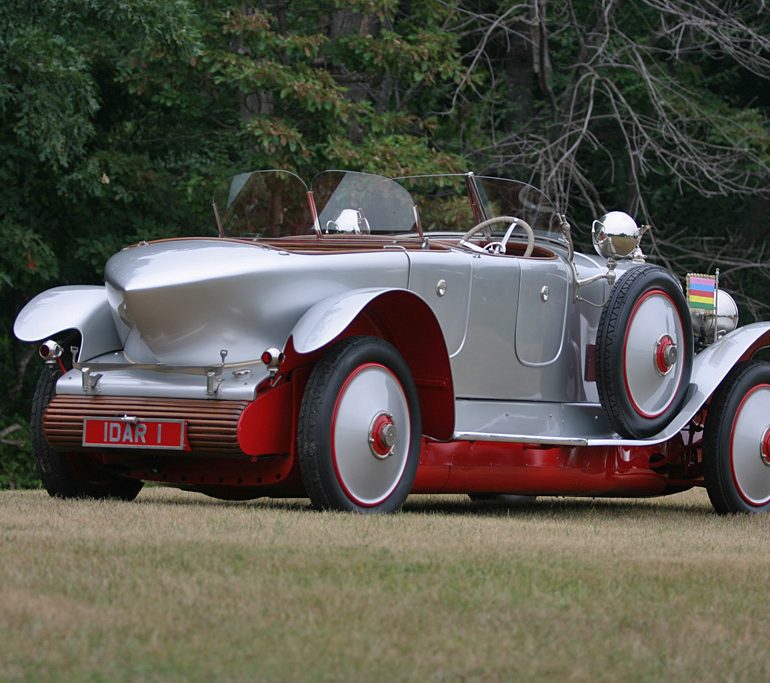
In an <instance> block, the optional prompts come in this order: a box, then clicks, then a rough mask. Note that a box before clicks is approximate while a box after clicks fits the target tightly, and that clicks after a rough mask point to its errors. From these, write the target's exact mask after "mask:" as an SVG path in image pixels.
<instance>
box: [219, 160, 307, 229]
mask: <svg viewBox="0 0 770 683" xmlns="http://www.w3.org/2000/svg"><path fill="white" fill-rule="evenodd" d="M213 202H214V211H215V212H216V214H217V216H218V223H219V225H220V226H221V230H220V231H221V234H222V236H223V237H252V238H256V237H288V236H292V235H308V234H315V230H314V227H313V216H312V212H311V210H310V204H309V202H308V197H307V186H306V185H305V183H304V182H303V181H302V179H301V178H299V177H298V176H296V175H294V174H293V173H290V172H289V171H254V172H250V173H241V174H239V175H236V176H233V177H232V178H230V179H229V180H228V181H227V182H226V183H224V184H223V186H222V187H221V188H220V189H219V191H218V192H216V193H215V194H214V200H213Z"/></svg>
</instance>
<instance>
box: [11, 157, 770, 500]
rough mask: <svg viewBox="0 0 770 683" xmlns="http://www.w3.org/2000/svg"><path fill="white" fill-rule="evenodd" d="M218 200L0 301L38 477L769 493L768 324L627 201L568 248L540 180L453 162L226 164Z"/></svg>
mask: <svg viewBox="0 0 770 683" xmlns="http://www.w3.org/2000/svg"><path fill="white" fill-rule="evenodd" d="M213 208H214V214H215V219H216V225H217V229H218V236H217V237H207V238H202V237H190V238H184V239H165V240H157V241H153V242H149V243H148V242H141V243H139V244H134V245H132V246H130V247H127V248H125V249H123V250H122V251H120V252H119V253H117V254H115V255H114V256H113V257H112V258H111V259H110V260H109V261H108V263H107V265H106V271H105V280H106V282H105V285H104V286H103V287H97V286H67V287H57V288H55V289H52V290H49V291H47V292H44V293H42V294H40V295H38V296H37V297H35V298H34V299H33V300H32V301H30V302H29V303H28V304H27V306H26V307H25V308H24V309H23V310H22V311H21V313H20V314H19V316H18V318H17V320H16V324H15V328H14V330H15V334H16V336H17V337H18V338H19V339H21V340H24V341H30V342H32V341H37V342H41V345H40V354H41V355H42V357H43V358H44V359H45V366H44V368H43V370H42V374H41V377H40V380H39V383H38V386H37V389H36V393H35V397H34V401H33V409H32V422H33V429H34V450H35V457H36V460H37V464H38V467H39V470H40V475H41V477H42V481H43V484H44V486H45V487H46V489H47V490H48V492H49V493H50V494H51V495H54V496H64V497H69V496H96V497H117V498H123V499H132V498H134V497H135V496H136V495H137V493H138V492H139V490H140V489H141V487H142V485H143V482H145V481H156V482H163V483H166V484H169V485H173V486H177V487H180V488H184V489H189V490H191V491H198V492H202V493H205V494H208V495H211V496H215V497H219V498H225V499H249V498H257V497H260V496H274V497H287V496H291V497H294V496H307V497H309V498H310V501H311V502H312V504H313V506H314V507H316V508H319V509H337V510H353V511H359V512H381V511H382V512H389V511H393V510H397V509H398V508H399V507H400V506H401V505H402V503H403V502H404V500H405V499H406V497H407V495H408V494H409V493H465V494H470V495H471V497H472V498H483V497H494V496H506V495H514V494H515V495H518V496H529V497H532V496H537V495H575V496H623V497H628V496H656V495H665V494H670V493H675V492H678V491H683V490H685V489H688V488H691V487H693V486H705V487H706V489H707V490H708V494H709V496H710V498H711V501H712V503H713V505H714V507H715V509H716V510H717V511H718V512H720V513H727V512H739V511H740V512H762V511H765V510H767V509H768V506H770V364H767V363H765V362H762V361H759V360H755V359H754V356H755V354H756V353H757V352H758V351H759V350H760V349H762V348H764V347H766V346H770V324H768V323H754V324H750V325H746V326H744V327H740V328H739V327H737V323H738V310H737V307H736V305H735V302H734V299H733V298H732V297H731V296H730V295H729V294H728V293H727V292H725V291H724V290H721V289H719V285H718V274H712V275H709V274H705V275H699V274H691V275H689V276H688V280H687V286H686V288H683V286H682V280H680V278H679V277H677V276H675V275H673V274H672V273H670V272H668V271H666V270H664V269H662V268H660V267H657V266H654V265H650V264H648V263H646V262H645V256H644V254H643V252H642V248H641V246H640V239H641V236H642V234H643V232H644V230H645V226H641V227H640V226H637V224H636V223H635V221H634V220H633V219H632V218H631V217H630V216H628V215H626V214H624V213H620V212H611V213H609V214H606V215H605V216H602V217H601V218H598V219H597V220H596V221H594V223H593V226H592V233H591V234H592V239H593V243H594V246H595V249H596V252H597V254H595V255H594V254H582V253H576V252H575V251H574V249H573V244H572V237H571V230H570V224H569V222H568V220H567V219H566V217H565V215H564V214H563V213H562V212H560V211H559V210H558V209H557V207H556V206H554V204H553V203H552V202H551V201H549V199H548V198H547V197H546V196H545V195H544V194H543V193H542V192H540V191H538V190H537V189H536V188H534V187H532V186H531V185H528V184H526V183H523V182H517V181H511V180H505V179H500V178H489V177H482V176H476V175H474V174H472V173H467V174H457V175H443V176H422V177H420V176H415V177H405V178H395V179H392V178H385V177H381V176H376V175H370V174H364V173H353V172H343V171H326V172H324V173H321V174H319V175H318V176H316V177H315V178H314V179H313V182H312V183H311V185H310V187H308V186H307V185H306V184H305V183H304V182H303V181H302V180H301V179H300V178H299V177H297V176H296V175H294V174H292V173H289V172H285V171H260V172H255V173H245V174H241V175H238V176H236V177H235V178H233V179H232V181H231V182H230V183H229V185H228V186H227V188H226V189H225V191H224V192H223V193H222V194H221V196H218V197H217V198H216V199H215V201H214V205H213Z"/></svg>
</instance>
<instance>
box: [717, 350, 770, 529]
mask: <svg viewBox="0 0 770 683" xmlns="http://www.w3.org/2000/svg"><path fill="white" fill-rule="evenodd" d="M751 398H753V400H757V399H758V400H760V401H761V403H760V404H759V407H760V408H761V411H760V412H759V414H760V415H761V418H760V419H753V418H752V417H751V416H752V412H746V411H747V410H748V409H749V406H751V404H750V403H749V402H748V401H749V399H751ZM768 428H770V363H767V362H763V361H747V362H744V363H739V364H738V365H736V366H735V367H734V368H733V369H732V370H731V371H730V372H729V373H728V374H727V377H725V379H724V380H722V383H721V384H720V385H719V387H718V389H717V390H716V392H714V395H713V396H712V398H711V402H710V403H709V407H708V413H707V415H706V426H705V429H704V432H703V475H704V479H705V483H706V491H708V495H709V500H711V504H712V505H713V506H714V510H716V512H717V513H719V514H720V515H724V514H730V513H736V512H742V513H758V512H767V511H768V510H769V509H770V452H769V451H770V437H769V438H768V439H767V440H765V439H763V437H766V436H767V434H770V431H767V430H768ZM766 432H767V434H766ZM734 438H735V439H736V440H735V441H734ZM739 438H745V439H746V441H744V442H743V444H746V442H748V447H745V446H744V447H742V443H741V441H740V440H739ZM765 456H768V457H767V460H766V459H765ZM754 473H756V476H752V475H753V474H754ZM742 481H743V482H744V484H743V485H742V484H741V482H742ZM744 488H745V490H744ZM758 494H759V495H758Z"/></svg>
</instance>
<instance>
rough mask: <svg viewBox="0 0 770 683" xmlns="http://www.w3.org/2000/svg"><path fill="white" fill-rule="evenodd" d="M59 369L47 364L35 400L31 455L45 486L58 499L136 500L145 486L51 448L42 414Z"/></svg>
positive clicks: (88, 459) (50, 397)
mask: <svg viewBox="0 0 770 683" xmlns="http://www.w3.org/2000/svg"><path fill="white" fill-rule="evenodd" d="M59 375H60V373H59V370H58V369H56V368H55V367H52V366H49V365H46V366H44V367H43V370H42V371H41V373H40V378H39V379H38V382H37V386H36V387H35V393H34V396H33V398H32V419H31V423H32V454H33V457H34V458H35V464H36V466H37V471H38V474H39V475H40V479H41V481H42V482H43V487H44V488H45V490H46V491H48V494H49V495H50V496H53V497H55V498H117V499H120V500H133V499H134V498H136V496H137V495H138V494H139V491H141V490H142V487H143V486H144V483H143V482H141V481H139V480H137V479H127V478H125V477H118V476H115V475H113V474H111V473H110V472H105V471H104V470H102V469H100V468H98V467H97V466H96V465H95V464H94V463H93V461H92V460H91V459H90V458H88V456H87V455H85V454H77V453H73V454H63V453H59V452H58V451H56V450H54V449H53V448H51V447H50V446H49V445H48V441H47V440H46V438H45V434H44V433H43V415H44V413H45V409H46V407H47V406H48V404H49V403H50V402H51V399H52V398H53V397H54V394H55V393H56V380H57V379H58V378H59Z"/></svg>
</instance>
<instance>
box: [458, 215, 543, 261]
mask: <svg viewBox="0 0 770 683" xmlns="http://www.w3.org/2000/svg"><path fill="white" fill-rule="evenodd" d="M495 223H510V224H511V225H510V227H509V228H508V230H506V231H505V236H504V237H503V239H501V240H500V241H499V242H490V243H489V244H487V245H485V246H484V248H483V249H481V248H480V247H477V246H476V245H475V244H473V243H472V242H469V241H468V240H470V238H471V237H473V236H474V235H475V234H476V233H477V232H481V231H482V230H484V229H485V228H488V227H489V226H490V225H494V224H495ZM517 225H518V226H520V227H522V228H524V232H526V233H527V248H526V249H525V250H524V254H523V255H524V256H525V257H527V256H531V255H532V250H533V249H534V248H535V233H534V232H533V231H532V227H531V226H530V224H529V223H527V222H526V221H523V220H522V219H521V218H516V217H515V216H493V217H492V218H487V220H485V221H481V223H479V224H478V225H474V226H473V227H472V228H471V229H470V230H468V232H466V233H465V234H464V235H463V236H462V237H461V238H460V241H459V242H458V244H459V245H460V246H463V247H465V248H466V249H470V250H471V251H483V252H486V253H488V254H504V253H505V247H506V245H507V244H508V240H509V239H510V238H511V233H512V232H513V231H514V229H515V228H516V226H517Z"/></svg>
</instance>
